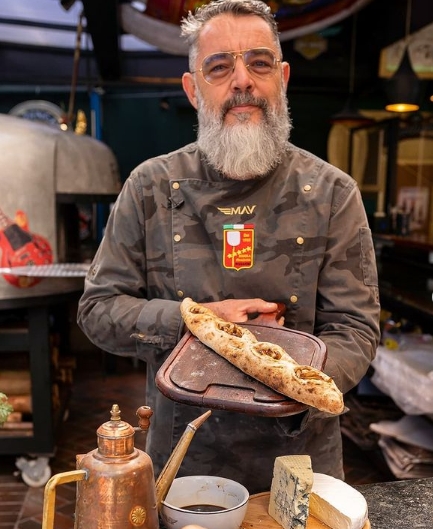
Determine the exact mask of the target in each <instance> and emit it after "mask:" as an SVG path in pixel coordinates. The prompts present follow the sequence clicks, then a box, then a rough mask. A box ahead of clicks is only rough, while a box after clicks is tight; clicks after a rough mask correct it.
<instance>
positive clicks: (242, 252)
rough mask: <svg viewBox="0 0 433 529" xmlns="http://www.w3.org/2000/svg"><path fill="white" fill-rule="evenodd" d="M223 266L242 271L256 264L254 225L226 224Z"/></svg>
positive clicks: (224, 227)
mask: <svg viewBox="0 0 433 529" xmlns="http://www.w3.org/2000/svg"><path fill="white" fill-rule="evenodd" d="M223 229H224V234H223V235H224V249H223V266H224V268H233V269H235V270H241V269H242V268H251V267H252V266H253V264H254V224H224V226H223Z"/></svg>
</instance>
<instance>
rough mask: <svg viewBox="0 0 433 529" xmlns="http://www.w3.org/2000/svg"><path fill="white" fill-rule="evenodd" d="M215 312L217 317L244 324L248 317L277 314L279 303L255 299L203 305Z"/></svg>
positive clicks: (229, 300)
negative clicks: (260, 314) (259, 314)
mask: <svg viewBox="0 0 433 529" xmlns="http://www.w3.org/2000/svg"><path fill="white" fill-rule="evenodd" d="M201 305H203V306H204V307H208V308H209V309H210V310H211V311H213V312H215V314H216V315H217V316H219V317H220V318H222V319H223V320H226V321H232V322H238V323H242V322H245V321H248V315H252V314H258V313H265V314H268V313H270V312H276V311H277V310H278V305H277V303H272V302H269V301H265V300H263V299H260V298H255V299H225V300H224V301H213V302H211V303H201Z"/></svg>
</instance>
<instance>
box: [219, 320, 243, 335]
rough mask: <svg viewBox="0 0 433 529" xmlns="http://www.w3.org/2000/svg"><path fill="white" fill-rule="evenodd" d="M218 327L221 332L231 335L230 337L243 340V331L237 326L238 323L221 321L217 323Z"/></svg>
mask: <svg viewBox="0 0 433 529" xmlns="http://www.w3.org/2000/svg"><path fill="white" fill-rule="evenodd" d="M216 326H217V327H218V329H219V330H220V331H223V332H226V333H227V334H230V336H236V337H237V338H242V336H243V335H244V333H243V331H242V329H241V328H240V327H239V326H238V325H236V323H231V322H228V321H223V320H221V321H219V322H217V324H216Z"/></svg>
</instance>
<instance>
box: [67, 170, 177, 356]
mask: <svg viewBox="0 0 433 529" xmlns="http://www.w3.org/2000/svg"><path fill="white" fill-rule="evenodd" d="M144 218H145V212H144V199H143V196H142V192H141V188H140V186H139V185H138V184H137V185H136V183H135V181H134V179H133V178H131V177H130V178H129V179H128V180H127V181H126V182H125V184H124V186H123V189H122V191H121V192H120V194H119V196H118V199H117V201H116V203H115V205H114V207H113V210H112V212H111V214H110V216H109V219H108V222H107V226H106V229H105V233H104V237H103V240H102V242H101V244H100V246H99V248H98V250H97V252H96V255H95V257H94V259H93V262H92V264H91V267H90V270H89V272H88V274H87V277H86V279H85V285H84V293H83V295H82V297H81V299H80V301H79V305H78V319H77V321H78V325H79V326H80V328H81V329H82V330H83V332H84V333H85V334H86V335H87V337H88V338H89V339H90V340H91V341H92V342H93V343H94V344H95V345H97V346H98V347H100V348H101V349H103V350H105V351H107V352H110V353H114V354H119V355H125V356H131V355H135V354H136V353H137V351H139V353H140V355H142V354H144V353H145V351H146V348H147V349H149V350H152V351H155V350H157V351H160V352H165V351H167V350H170V349H172V348H173V347H174V346H175V344H176V343H177V342H178V341H179V339H180V336H181V333H182V328H183V324H182V321H181V315H180V311H179V302H177V301H172V300H168V299H152V300H148V299H147V288H148V285H147V284H146V272H147V271H146V247H145V235H144ZM133 333H138V334H140V335H141V336H142V341H137V340H136V339H134V338H132V337H131V335H132V334H133ZM143 351H144V353H143Z"/></svg>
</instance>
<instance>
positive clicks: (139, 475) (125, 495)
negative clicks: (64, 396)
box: [42, 404, 211, 529]
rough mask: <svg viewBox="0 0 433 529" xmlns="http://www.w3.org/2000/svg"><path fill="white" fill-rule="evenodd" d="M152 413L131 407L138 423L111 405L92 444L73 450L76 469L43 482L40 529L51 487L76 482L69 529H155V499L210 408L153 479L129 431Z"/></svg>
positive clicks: (49, 520)
mask: <svg viewBox="0 0 433 529" xmlns="http://www.w3.org/2000/svg"><path fill="white" fill-rule="evenodd" d="M152 414H153V412H152V410H151V409H150V408H149V407H148V406H141V407H140V408H138V410H137V416H138V417H139V422H138V428H133V427H132V426H131V425H130V424H128V423H127V422H124V421H122V420H121V417H120V409H119V406H118V405H117V404H114V405H113V407H112V408H111V419H110V420H109V421H108V422H106V423H104V424H102V425H101V426H100V427H99V428H98V430H97V432H96V433H97V437H98V448H96V449H95V450H92V451H91V452H89V453H87V454H81V455H77V470H72V471H70V472H62V473H60V474H56V475H54V476H53V477H52V478H51V479H50V480H49V481H48V482H47V484H46V485H45V494H44V510H43V520H42V529H53V526H54V514H55V500H56V486H57V485H60V484H63V483H70V482H72V481H76V482H77V499H76V510H75V524H74V529H100V528H102V527H104V528H109V529H133V528H140V529H158V528H159V521H158V513H159V509H160V505H161V502H162V501H163V500H164V498H165V496H166V495H167V492H168V490H169V488H170V486H171V483H172V482H173V479H174V478H175V477H176V474H177V471H178V470H179V467H180V465H181V463H182V460H183V458H184V456H185V454H186V451H187V449H188V446H189V444H190V442H191V440H192V438H193V436H194V434H195V432H196V430H197V428H198V427H199V426H200V425H201V424H203V422H204V421H205V420H206V419H207V418H208V417H209V415H210V414H211V412H210V410H209V411H207V412H206V413H204V414H203V415H201V416H200V417H198V418H197V419H195V420H194V421H192V422H191V423H190V424H188V426H187V427H186V430H185V432H184V434H183V435H182V437H181V438H180V440H179V442H178V444H177V445H176V447H175V449H174V450H173V453H172V454H171V456H170V458H169V460H168V461H167V463H166V465H165V467H164V468H163V470H162V472H161V474H160V476H159V477H158V479H157V480H156V483H155V480H154V474H153V464H152V460H151V459H150V457H149V455H148V454H146V453H145V452H143V451H142V450H139V449H138V448H135V447H134V435H135V431H136V430H138V431H143V432H147V430H148V428H149V420H150V417H151V415H152Z"/></svg>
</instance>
